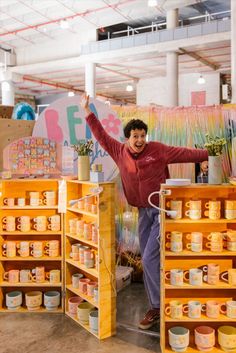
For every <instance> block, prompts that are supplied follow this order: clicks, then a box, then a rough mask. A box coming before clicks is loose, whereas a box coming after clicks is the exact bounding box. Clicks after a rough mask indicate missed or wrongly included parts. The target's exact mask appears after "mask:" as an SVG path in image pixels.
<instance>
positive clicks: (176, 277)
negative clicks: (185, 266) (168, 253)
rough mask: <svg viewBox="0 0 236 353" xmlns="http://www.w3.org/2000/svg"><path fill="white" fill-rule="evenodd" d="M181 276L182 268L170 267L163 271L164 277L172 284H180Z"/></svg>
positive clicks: (182, 276) (181, 282) (181, 283)
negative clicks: (168, 269)
mask: <svg viewBox="0 0 236 353" xmlns="http://www.w3.org/2000/svg"><path fill="white" fill-rule="evenodd" d="M183 278H184V275H183V270H181V269H171V270H170V271H166V273H165V279H166V280H168V281H170V284H171V285H172V286H182V285H183Z"/></svg>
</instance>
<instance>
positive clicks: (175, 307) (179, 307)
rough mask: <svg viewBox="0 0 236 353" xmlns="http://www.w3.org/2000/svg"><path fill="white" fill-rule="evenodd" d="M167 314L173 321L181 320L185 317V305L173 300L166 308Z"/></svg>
mask: <svg viewBox="0 0 236 353" xmlns="http://www.w3.org/2000/svg"><path fill="white" fill-rule="evenodd" d="M165 314H166V315H168V316H170V317H171V318H172V319H181V318H182V316H183V304H182V303H181V302H180V301H179V300H171V301H170V302H169V305H167V306H166V308H165Z"/></svg>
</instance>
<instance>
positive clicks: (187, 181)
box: [166, 179, 191, 186]
mask: <svg viewBox="0 0 236 353" xmlns="http://www.w3.org/2000/svg"><path fill="white" fill-rule="evenodd" d="M190 184H191V180H190V179H166V185H172V186H185V185H190Z"/></svg>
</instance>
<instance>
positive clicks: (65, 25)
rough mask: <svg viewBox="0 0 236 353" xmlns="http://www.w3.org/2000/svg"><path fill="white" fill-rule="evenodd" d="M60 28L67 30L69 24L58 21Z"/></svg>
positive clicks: (64, 21)
mask: <svg viewBox="0 0 236 353" xmlns="http://www.w3.org/2000/svg"><path fill="white" fill-rule="evenodd" d="M60 27H61V28H62V29H68V28H69V27H70V25H69V22H68V21H66V20H61V21H60Z"/></svg>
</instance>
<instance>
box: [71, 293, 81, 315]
mask: <svg viewBox="0 0 236 353" xmlns="http://www.w3.org/2000/svg"><path fill="white" fill-rule="evenodd" d="M82 302H83V299H82V298H81V297H79V296H77V297H71V298H69V299H68V311H69V313H70V315H71V316H73V317H76V315H77V308H78V305H79V304H81V303H82Z"/></svg>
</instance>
